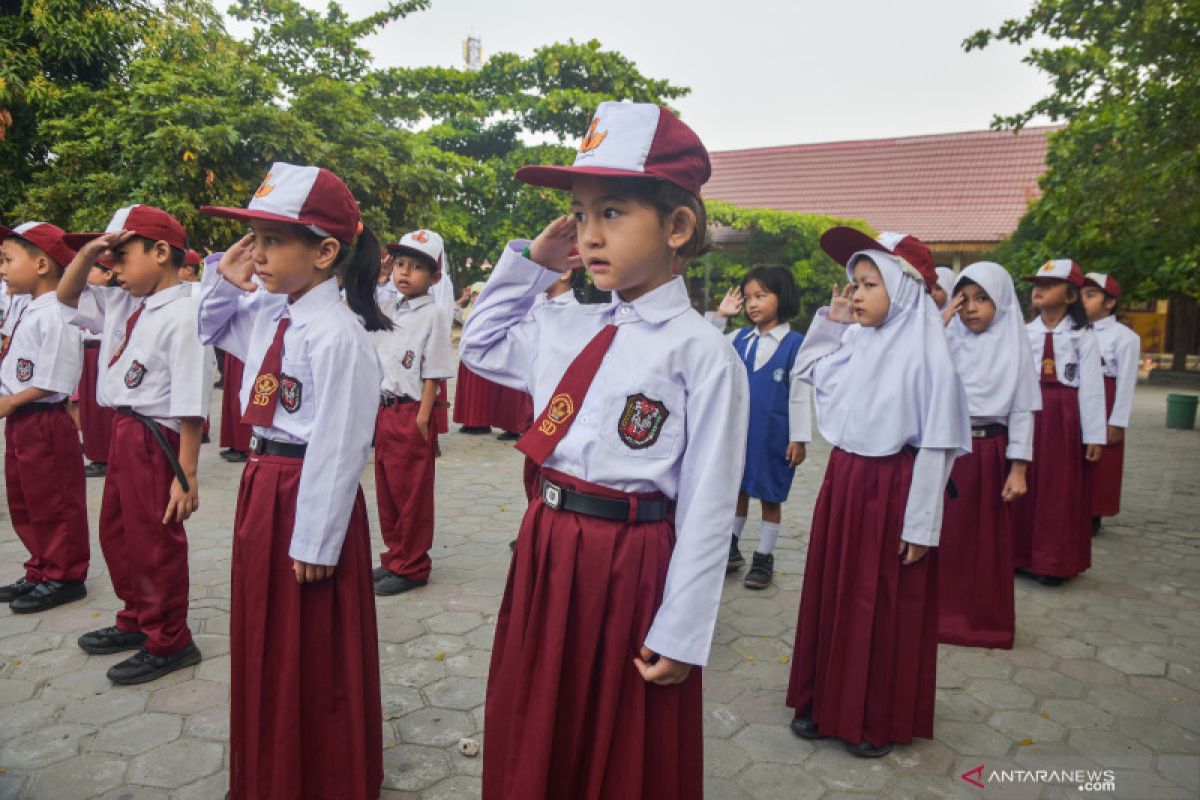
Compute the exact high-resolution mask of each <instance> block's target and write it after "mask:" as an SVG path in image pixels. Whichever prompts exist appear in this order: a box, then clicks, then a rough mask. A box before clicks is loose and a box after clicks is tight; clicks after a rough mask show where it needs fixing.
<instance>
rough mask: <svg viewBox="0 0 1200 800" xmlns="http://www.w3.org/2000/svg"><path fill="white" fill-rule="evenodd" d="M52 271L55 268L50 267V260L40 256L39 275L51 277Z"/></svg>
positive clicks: (38, 261) (38, 262)
mask: <svg viewBox="0 0 1200 800" xmlns="http://www.w3.org/2000/svg"><path fill="white" fill-rule="evenodd" d="M52 269H53V267H52V266H51V265H50V259H48V258H46V257H45V256H38V258H37V267H36V270H37V274H38V275H49V274H50V271H51V270H52Z"/></svg>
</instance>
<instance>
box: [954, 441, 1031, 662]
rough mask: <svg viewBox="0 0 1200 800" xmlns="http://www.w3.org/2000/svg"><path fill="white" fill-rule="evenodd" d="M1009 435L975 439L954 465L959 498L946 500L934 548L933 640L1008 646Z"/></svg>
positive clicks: (1011, 622) (1012, 620) (1011, 619)
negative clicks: (935, 636) (1006, 488)
mask: <svg viewBox="0 0 1200 800" xmlns="http://www.w3.org/2000/svg"><path fill="white" fill-rule="evenodd" d="M1007 447H1008V436H1007V435H1004V434H1001V435H1000V436H992V437H989V438H986V439H974V440H972V443H971V455H969V456H964V457H960V458H959V459H958V460H956V461H955V462H954V471H953V472H952V473H951V479H952V480H953V481H954V485H955V486H956V487H957V488H958V497H957V498H955V499H953V500H949V499H948V500H946V512H945V516H943V518H942V538H941V542H940V543H939V545H938V550H937V555H938V609H939V610H938V641H939V642H943V643H945V644H957V645H961V646H964V647H999V648H1003V649H1005V650H1008V649H1011V648H1012V646H1013V631H1014V628H1015V625H1016V614H1015V611H1014V606H1013V603H1014V601H1013V565H1012V527H1013V511H1012V504H1011V503H1006V502H1004V500H1003V499H1002V498H1001V492H1002V491H1003V490H1004V481H1005V480H1006V479H1007V478H1008V459H1007V458H1006V457H1005V449H1006V448H1007Z"/></svg>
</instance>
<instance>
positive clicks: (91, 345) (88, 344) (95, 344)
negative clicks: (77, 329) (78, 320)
mask: <svg viewBox="0 0 1200 800" xmlns="http://www.w3.org/2000/svg"><path fill="white" fill-rule="evenodd" d="M99 347H100V340H99V339H88V340H87V341H85V342H84V343H83V349H84V350H96V349H99Z"/></svg>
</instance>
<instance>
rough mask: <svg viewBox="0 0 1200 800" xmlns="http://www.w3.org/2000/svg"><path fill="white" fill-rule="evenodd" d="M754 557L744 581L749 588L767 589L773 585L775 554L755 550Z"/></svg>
mask: <svg viewBox="0 0 1200 800" xmlns="http://www.w3.org/2000/svg"><path fill="white" fill-rule="evenodd" d="M752 559H753V560H752V563H751V565H750V571H749V572H747V573H746V580H745V581H743V583H745V584H746V588H747V589H765V588H767V587H768V586H770V585H771V578H773V577H775V556H773V555H769V554H763V553H759V552H755V553H754V555H753V556H752Z"/></svg>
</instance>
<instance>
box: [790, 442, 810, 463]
mask: <svg viewBox="0 0 1200 800" xmlns="http://www.w3.org/2000/svg"><path fill="white" fill-rule="evenodd" d="M807 457H808V451H807V450H806V448H805V447H804V442H788V446H787V462H788V466H789V467H791V468H792V469H795V468H796V467H798V466H800V465H801V464H803V463H804V459H805V458H807Z"/></svg>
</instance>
